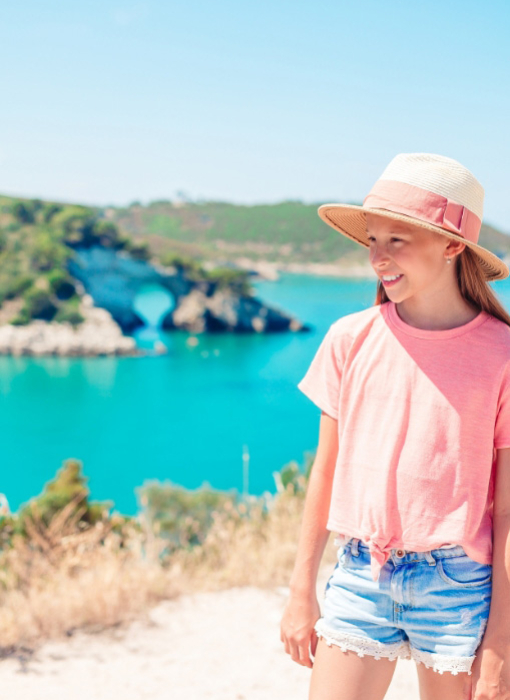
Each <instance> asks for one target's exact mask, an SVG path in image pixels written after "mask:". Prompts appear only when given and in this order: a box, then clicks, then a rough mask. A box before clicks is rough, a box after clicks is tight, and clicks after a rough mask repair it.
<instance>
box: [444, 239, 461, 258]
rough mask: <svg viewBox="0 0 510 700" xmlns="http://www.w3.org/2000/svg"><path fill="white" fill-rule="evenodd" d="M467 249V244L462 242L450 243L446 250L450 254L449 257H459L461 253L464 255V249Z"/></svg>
mask: <svg viewBox="0 0 510 700" xmlns="http://www.w3.org/2000/svg"><path fill="white" fill-rule="evenodd" d="M465 247H466V244H465V243H462V242H461V241H453V240H452V241H448V245H447V246H446V248H445V250H446V252H447V253H448V255H450V256H451V255H458V254H459V253H462V251H463V250H464V248H465Z"/></svg>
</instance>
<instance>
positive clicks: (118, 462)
mask: <svg viewBox="0 0 510 700" xmlns="http://www.w3.org/2000/svg"><path fill="white" fill-rule="evenodd" d="M491 284H492V286H493V288H494V289H495V290H496V292H497V293H498V295H499V296H500V298H501V300H502V301H503V303H504V305H505V306H506V308H509V306H510V282H509V281H508V280H503V281H499V282H495V283H491ZM254 286H255V288H256V290H257V296H258V297H259V298H260V299H262V300H263V301H265V302H267V303H268V304H271V305H273V306H276V307H278V308H281V309H282V310H284V311H286V312H289V313H290V314H292V315H294V316H296V317H297V318H299V319H300V320H301V321H302V322H305V323H308V324H310V325H311V326H312V327H313V330H312V332H310V333H292V332H285V333H274V334H266V335H264V334H250V335H248V334H240V335H236V334H232V333H224V334H221V333H220V334H214V335H209V334H204V335H196V336H194V335H193V334H189V333H186V332H183V331H172V332H166V333H164V332H162V331H161V330H160V329H157V327H156V324H157V317H158V314H161V313H163V312H164V311H165V310H167V309H168V300H162V299H161V296H160V295H158V293H157V290H156V291H155V290H154V289H148V290H146V291H145V292H144V293H142V294H141V297H140V298H139V299H137V304H138V308H139V309H140V310H141V311H143V312H144V313H145V314H146V316H147V317H148V318H149V317H150V318H149V322H150V324H151V326H150V327H149V328H146V329H143V330H142V331H139V332H138V337H137V342H138V343H139V344H140V345H141V346H143V347H151V345H152V344H153V343H154V342H155V341H156V340H158V341H159V342H163V343H164V344H165V345H166V346H167V348H168V352H167V354H165V355H159V356H157V355H154V356H148V357H143V358H122V357H121V358H109V357H98V358H56V357H47V358H25V357H21V358H20V357H18V358H15V357H0V420H1V423H0V425H1V435H2V471H1V474H2V477H1V482H0V492H3V493H4V494H5V495H6V496H7V499H8V501H9V504H10V507H11V509H12V510H16V509H17V508H18V507H19V506H20V504H21V503H23V502H26V501H27V500H28V499H29V498H31V497H32V496H35V495H37V494H39V493H40V492H41V490H42V489H43V487H44V484H45V483H46V482H47V481H48V480H50V479H52V478H53V476H54V475H55V473H56V471H57V469H58V468H59V467H61V466H62V463H63V462H64V460H66V459H69V458H75V459H78V460H80V461H81V462H82V464H83V472H84V474H85V476H86V477H87V478H88V486H89V488H90V491H91V496H92V498H93V499H98V500H112V501H113V502H114V504H115V509H116V510H118V511H120V512H122V513H126V514H133V513H134V512H135V511H136V508H137V501H136V495H135V489H136V488H137V487H138V486H141V485H143V484H144V482H147V481H149V480H159V481H171V482H172V483H174V484H179V485H182V486H185V487H187V488H197V487H199V486H201V485H203V484H204V483H207V484H209V485H210V486H212V487H213V488H217V489H236V490H237V491H239V492H240V491H242V490H243V487H247V489H248V492H249V493H252V494H261V493H263V492H264V491H270V492H274V491H275V481H274V477H273V472H275V471H278V470H280V469H281V468H282V467H283V466H285V465H286V464H288V463H289V462H291V461H294V462H297V463H298V464H300V465H303V464H304V459H305V454H306V453H312V452H314V451H315V449H316V447H317V437H318V428H319V420H320V410H319V409H318V408H317V407H316V406H315V405H314V404H313V403H312V402H311V401H310V400H309V399H308V398H306V397H305V396H304V395H303V394H302V393H301V392H300V391H299V390H298V389H297V387H296V385H297V383H298V382H299V381H300V379H301V378H302V376H303V375H304V373H305V372H306V370H307V368H308V365H309V363H310V361H311V359H312V357H313V355H314V353H315V351H316V350H317V347H318V345H319V343H320V341H321V340H322V338H323V337H324V334H325V333H326V331H327V329H328V327H329V325H330V324H331V323H332V322H333V321H335V320H336V319H338V318H340V317H341V316H344V315H345V314H347V313H352V312H354V311H357V310H361V309H364V308H368V307H369V306H371V305H372V304H373V302H374V299H375V291H376V283H375V279H347V278H344V279H338V278H327V277H316V276H311V275H295V274H289V273H286V274H282V275H281V277H280V279H279V280H278V281H275V282H273V281H261V282H257V283H255V284H254ZM193 339H196V344H193V342H191V343H190V340H193ZM243 452H244V454H245V455H246V457H247V458H246V459H245V460H244V462H243ZM243 464H244V465H245V466H246V467H247V469H243ZM243 473H244V478H243Z"/></svg>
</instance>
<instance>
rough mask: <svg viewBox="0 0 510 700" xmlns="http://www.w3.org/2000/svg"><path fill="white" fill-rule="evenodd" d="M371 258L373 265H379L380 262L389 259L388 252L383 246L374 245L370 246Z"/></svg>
mask: <svg viewBox="0 0 510 700" xmlns="http://www.w3.org/2000/svg"><path fill="white" fill-rule="evenodd" d="M369 259H370V262H371V264H372V265H374V266H375V265H377V264H378V263H380V262H382V261H384V260H387V259H388V253H387V251H386V250H385V248H384V247H383V246H377V245H375V244H374V245H372V246H370V255H369Z"/></svg>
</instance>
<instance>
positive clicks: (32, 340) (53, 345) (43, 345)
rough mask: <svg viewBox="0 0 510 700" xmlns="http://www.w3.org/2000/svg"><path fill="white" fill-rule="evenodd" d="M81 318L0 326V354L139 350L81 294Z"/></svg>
mask: <svg viewBox="0 0 510 700" xmlns="http://www.w3.org/2000/svg"><path fill="white" fill-rule="evenodd" d="M80 313H81V314H82V316H83V317H84V319H85V321H84V322H83V323H81V324H80V325H79V326H77V327H76V328H74V327H73V326H72V325H71V324H70V323H56V322H54V321H52V322H50V323H48V322H46V321H40V320H38V321H32V322H31V323H28V324H26V325H23V326H13V325H10V324H8V323H7V324H4V325H1V326H0V354H1V355H18V356H19V355H29V356H42V355H60V356H76V357H83V356H87V355H140V354H143V353H142V352H141V351H140V350H139V349H138V348H137V347H136V343H135V340H134V339H133V338H129V337H126V336H125V335H123V333H122V330H121V329H120V327H119V326H118V324H117V323H115V321H114V320H113V318H112V316H111V314H109V313H108V311H106V310H105V309H99V308H96V307H95V306H94V303H93V300H92V297H90V296H89V295H88V294H85V295H84V296H83V298H82V301H81V305H80Z"/></svg>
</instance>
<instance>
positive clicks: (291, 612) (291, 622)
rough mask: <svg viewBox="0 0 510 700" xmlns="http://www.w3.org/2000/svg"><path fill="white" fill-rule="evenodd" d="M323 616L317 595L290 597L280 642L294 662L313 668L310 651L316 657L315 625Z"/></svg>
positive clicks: (285, 610)
mask: <svg viewBox="0 0 510 700" xmlns="http://www.w3.org/2000/svg"><path fill="white" fill-rule="evenodd" d="M320 616H321V611H320V607H319V602H318V600H317V596H316V595H315V593H310V594H309V595H306V594H304V595H298V594H292V593H291V595H290V598H289V600H288V601H287V604H286V606H285V609H284V611H283V617H282V621H281V625H280V640H281V641H282V642H283V643H284V645H285V652H286V653H287V654H290V656H291V658H292V660H293V661H295V662H296V663H298V664H301V665H302V666H308V667H309V668H312V666H313V662H312V660H311V658H310V650H311V652H312V655H313V656H315V650H316V648H317V634H316V632H315V630H314V625H315V623H316V622H317V620H318V619H319V617H320Z"/></svg>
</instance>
